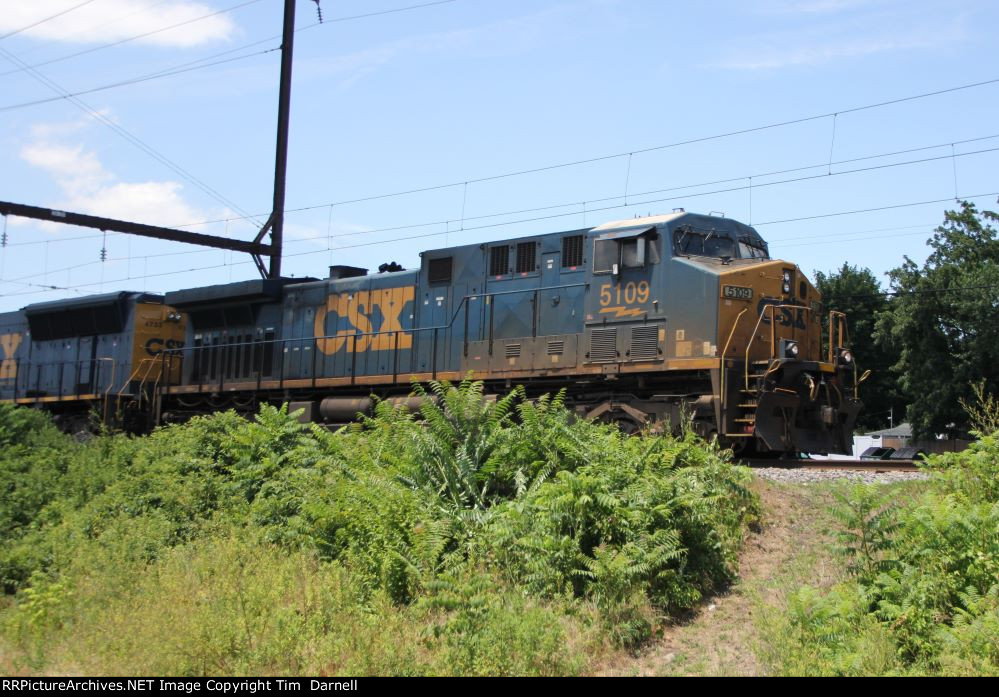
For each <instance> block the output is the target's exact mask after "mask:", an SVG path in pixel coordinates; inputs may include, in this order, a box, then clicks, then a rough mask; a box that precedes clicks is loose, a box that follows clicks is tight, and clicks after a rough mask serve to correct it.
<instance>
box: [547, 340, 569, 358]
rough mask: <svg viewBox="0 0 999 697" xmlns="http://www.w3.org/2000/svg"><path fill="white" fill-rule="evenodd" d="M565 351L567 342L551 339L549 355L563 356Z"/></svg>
mask: <svg viewBox="0 0 999 697" xmlns="http://www.w3.org/2000/svg"><path fill="white" fill-rule="evenodd" d="M564 351H565V341H564V340H563V339H551V340H550V341H549V342H548V355H549V356H561V355H562V353H563V352H564Z"/></svg>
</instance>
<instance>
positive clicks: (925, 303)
mask: <svg viewBox="0 0 999 697" xmlns="http://www.w3.org/2000/svg"><path fill="white" fill-rule="evenodd" d="M997 221H999V214H997V213H995V212H993V211H987V210H983V211H979V210H978V209H977V208H976V207H975V206H974V204H971V203H968V202H967V201H963V202H961V205H960V209H959V210H953V211H946V212H945V213H944V221H943V224H942V225H940V226H939V227H937V228H936V230H934V232H933V236H932V237H931V238H930V239H929V240H927V245H928V246H929V247H930V248H931V249H932V250H933V251H932V253H931V254H930V256H929V258H927V260H926V261H925V262H924V263H923V264H922V266H920V265H918V264H917V263H916V262H914V261H913V260H912V259H909V258H908V257H906V258H905V260H904V262H903V263H902V264H901V265H899V266H898V267H896V268H894V269H892V270H891V271H889V272H888V280H889V286H890V287H889V290H890V291H891V293H892V295H891V296H886V295H884V291H883V290H882V289H881V286H880V284H879V283H878V282H877V279H876V278H875V277H874V275H873V274H872V273H871V271H870V270H869V269H860V268H858V267H856V266H850V265H848V264H844V265H843V266H842V267H841V268H840V269H838V270H835V271H832V272H830V273H827V274H825V273H818V274H816V286H817V288H818V290H819V292H821V293H822V299H823V304H824V305H825V307H826V309H835V310H840V311H842V312H845V313H846V314H847V317H848V318H849V324H850V338H851V346H852V348H853V349H854V351H855V353H856V356H857V361H858V362H857V365H858V366H860V367H861V368H862V369H865V370H866V369H868V368H869V369H871V370H872V371H873V372H872V375H871V377H870V380H868V381H867V382H866V383H865V385H864V387H863V388H861V397H862V399H863V400H864V403H865V404H864V409H863V411H861V414H860V417H859V421H858V423H859V425H860V426H861V427H865V428H868V427H883V426H887V425H888V413H889V410H894V414H895V423H898V422H900V421H901V420H902V418H903V409H902V408H901V407H902V406H903V405H907V407H906V409H905V411H904V418H905V419H906V420H908V421H909V422H911V424H912V427H913V432H914V433H915V435H916V436H917V437H920V438H933V437H935V436H936V434H938V433H946V434H949V435H950V437H952V438H965V437H967V436H968V433H969V431H970V429H971V428H972V427H973V425H972V424H971V423H970V422H969V418H968V414H967V412H966V411H965V410H963V409H962V403H963V402H969V401H972V400H973V399H974V397H975V395H974V392H973V389H972V388H973V385H976V384H979V383H980V382H982V381H984V384H985V385H986V386H988V388H989V389H990V390H991V391H992V392H993V393H994V392H995V389H996V386H997V385H999V322H996V321H995V315H996V307H997V306H999V231H997V230H996V227H995V224H996V222H997Z"/></svg>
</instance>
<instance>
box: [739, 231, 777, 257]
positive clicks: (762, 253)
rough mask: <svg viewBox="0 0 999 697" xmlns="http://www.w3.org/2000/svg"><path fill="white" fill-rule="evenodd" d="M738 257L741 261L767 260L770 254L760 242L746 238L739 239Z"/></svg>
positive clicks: (763, 243) (764, 244)
mask: <svg viewBox="0 0 999 697" xmlns="http://www.w3.org/2000/svg"><path fill="white" fill-rule="evenodd" d="M739 256H740V257H742V258H743V259H769V258H770V252H768V251H767V245H766V243H765V242H763V241H762V240H753V239H750V238H749V237H747V236H743V237H740V238H739Z"/></svg>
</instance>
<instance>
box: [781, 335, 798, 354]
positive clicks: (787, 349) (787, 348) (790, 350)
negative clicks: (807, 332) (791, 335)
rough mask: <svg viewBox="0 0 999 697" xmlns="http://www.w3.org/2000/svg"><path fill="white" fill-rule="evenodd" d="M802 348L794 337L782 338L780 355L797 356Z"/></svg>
mask: <svg viewBox="0 0 999 697" xmlns="http://www.w3.org/2000/svg"><path fill="white" fill-rule="evenodd" d="M799 352H800V348H799V346H798V342H797V341H795V340H794V339H781V340H780V355H781V357H782V358H797V357H798V353H799Z"/></svg>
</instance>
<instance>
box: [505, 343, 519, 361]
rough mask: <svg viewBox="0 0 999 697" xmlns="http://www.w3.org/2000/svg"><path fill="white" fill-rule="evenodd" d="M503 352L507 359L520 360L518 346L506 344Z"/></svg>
mask: <svg viewBox="0 0 999 697" xmlns="http://www.w3.org/2000/svg"><path fill="white" fill-rule="evenodd" d="M505 350H506V357H507V358H520V344H507V345H506V349H505Z"/></svg>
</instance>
